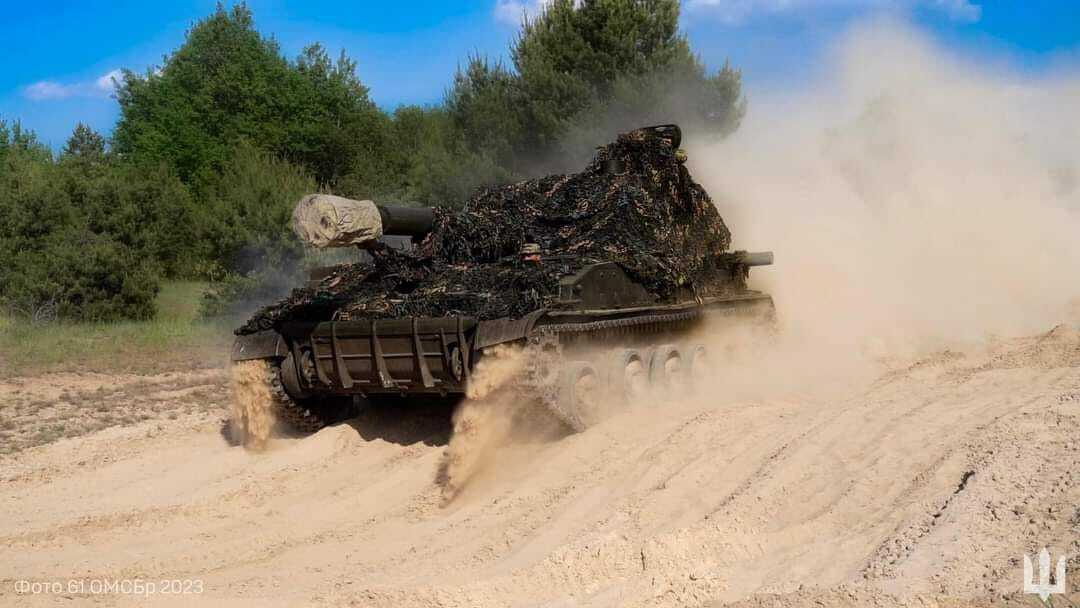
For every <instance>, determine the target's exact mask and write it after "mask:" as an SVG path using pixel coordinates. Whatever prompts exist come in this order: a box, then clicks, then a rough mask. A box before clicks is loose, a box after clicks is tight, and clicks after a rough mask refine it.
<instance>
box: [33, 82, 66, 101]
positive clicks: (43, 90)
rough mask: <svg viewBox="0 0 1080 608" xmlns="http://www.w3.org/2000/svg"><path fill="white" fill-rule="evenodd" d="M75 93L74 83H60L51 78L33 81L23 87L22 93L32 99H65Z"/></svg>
mask: <svg viewBox="0 0 1080 608" xmlns="http://www.w3.org/2000/svg"><path fill="white" fill-rule="evenodd" d="M74 94H75V87H74V85H67V84H60V83H59V82H53V81H52V80H42V81H39V82H35V83H34V84H32V85H29V86H27V87H25V88H24V89H23V95H25V96H26V97H28V98H30V99H33V100H34V101H42V100H46V99H65V98H68V97H71V96H72V95H74Z"/></svg>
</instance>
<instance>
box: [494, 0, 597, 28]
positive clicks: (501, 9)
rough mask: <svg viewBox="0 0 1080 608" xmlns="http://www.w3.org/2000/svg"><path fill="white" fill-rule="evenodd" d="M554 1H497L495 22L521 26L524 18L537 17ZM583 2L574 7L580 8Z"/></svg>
mask: <svg viewBox="0 0 1080 608" xmlns="http://www.w3.org/2000/svg"><path fill="white" fill-rule="evenodd" d="M551 2H552V0H495V12H494V15H495V21H498V22H499V23H503V24H505V25H514V26H517V25H521V20H522V18H524V17H529V18H532V17H535V16H537V15H538V14H540V11H542V10H544V8H545V7H547V5H549V4H551ZM580 4H581V0H574V5H575V6H579V5H580Z"/></svg>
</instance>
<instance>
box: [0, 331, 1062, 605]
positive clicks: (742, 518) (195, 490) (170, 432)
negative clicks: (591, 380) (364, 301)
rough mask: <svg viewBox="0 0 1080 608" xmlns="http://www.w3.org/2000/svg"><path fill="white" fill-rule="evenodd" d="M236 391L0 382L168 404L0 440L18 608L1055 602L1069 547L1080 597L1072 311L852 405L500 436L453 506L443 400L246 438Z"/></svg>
mask: <svg viewBox="0 0 1080 608" xmlns="http://www.w3.org/2000/svg"><path fill="white" fill-rule="evenodd" d="M778 373H780V372H778ZM225 386H226V378H225V374H224V373H222V372H213V371H192V372H189V373H183V374H174V375H171V376H156V377H135V376H124V375H116V376H86V375H84V376H67V375H52V376H46V377H40V378H22V379H14V380H9V381H5V382H4V383H2V384H0V398H2V399H4V400H5V408H6V407H8V406H10V405H12V404H22V405H21V408H22V409H19V407H20V406H14V409H12V410H8V409H5V410H4V411H5V412H9V411H14V412H24V410H26V408H27V407H29V406H28V405H27V404H29V403H32V402H37V401H47V402H50V403H54V404H65V403H67V404H68V406H65V405H56V406H55V407H54V408H53V409H52V410H49V411H50V412H53V413H55V412H56V408H63V407H69V406H70V405H71V404H72V403H77V402H78V401H79V400H80V399H79V398H77V397H79V396H81V397H82V398H83V399H88V398H89V397H88V396H93V395H99V394H100V395H102V399H104V398H105V397H104V396H105V395H108V398H109V399H111V401H112V403H113V404H114V405H115V406H116V407H120V408H130V409H132V410H135V409H139V410H144V411H150V412H153V415H152V416H151V417H150V418H149V419H146V420H137V419H135V420H129V419H128V417H124V419H123V420H118V421H116V422H115V423H114V424H111V425H105V426H104V428H97V429H95V430H92V432H87V433H85V434H81V435H79V436H75V437H66V438H62V439H59V440H56V441H53V442H51V443H47V444H44V445H40V446H35V447H26V448H25V449H19V450H18V451H12V452H11V453H8V454H6V455H3V456H0V604H2V605H49V604H53V603H56V604H61V605H65V606H70V605H79V604H84V603H88V604H93V605H129V604H141V603H143V602H144V601H145V600H146V599H147V598H145V597H143V596H133V595H125V594H117V593H109V594H100V595H94V594H90V593H85V592H84V593H78V592H77V589H76V592H74V593H72V592H69V591H68V590H67V589H65V590H64V591H63V592H61V593H52V592H48V593H38V594H20V593H19V592H18V590H17V589H18V587H17V585H18V583H19V581H22V580H32V581H39V582H42V581H44V582H56V581H60V582H63V584H64V585H67V581H68V580H70V579H75V580H77V581H84V583H83V584H84V585H89V584H90V582H91V581H95V580H97V581H101V580H110V581H115V580H124V579H139V580H142V581H144V582H147V583H149V582H153V583H155V584H157V585H160V584H161V582H160V581H162V580H179V581H197V585H198V589H201V593H198V594H192V595H172V594H164V593H161V592H160V591H159V592H157V593H155V594H154V595H153V596H152V597H151V598H150V599H151V600H153V601H156V602H160V603H165V604H175V605H191V604H193V603H198V604H203V603H205V604H210V605H219V604H220V605H250V606H266V605H271V606H275V605H297V604H302V605H352V606H683V605H690V606H701V605H708V606H713V605H725V604H729V603H734V604H735V605H739V606H801V605H807V606H815V605H841V606H863V605H912V606H918V605H947V606H952V605H972V604H973V605H983V604H990V603H1008V604H1013V605H1038V600H1037V599H1036V598H1034V596H1030V595H1029V596H1024V595H1022V594H1021V593H1020V588H1021V581H1022V561H1021V556H1022V555H1023V554H1024V553H1025V552H1028V553H1034V552H1035V551H1036V550H1037V549H1039V548H1041V547H1043V546H1049V547H1050V548H1051V549H1052V550H1054V551H1055V555H1057V554H1059V553H1061V552H1067V553H1068V554H1069V555H1071V556H1072V557H1071V559H1070V561H1069V567H1070V569H1071V570H1072V572H1075V573H1076V574H1072V576H1071V577H1069V580H1068V586H1069V589H1070V592H1071V593H1072V601H1073V604H1074V605H1075V604H1077V602H1080V331H1078V330H1077V329H1075V328H1073V327H1072V326H1065V325H1063V326H1059V327H1057V328H1054V329H1053V330H1051V331H1048V332H1047V333H1044V334H1040V335H1036V336H1030V337H1027V338H1023V339H1010V340H997V341H995V342H994V343H993V344H992V345H991V346H990V347H988V348H983V349H978V350H972V351H970V352H960V351H955V350H952V351H942V352H939V353H937V354H935V355H933V356H930V357H926V358H922V359H919V360H916V361H908V362H906V363H904V364H894V365H892V366H891V368H890V369H888V370H887V371H885V372H884V373H883V374H881V375H880V376H879V377H878V378H877V379H876V380H875V381H873V382H871V383H870V384H869V385H866V384H862V385H860V386H858V387H854V386H853V387H851V388H850V389H849V390H847V391H846V393H845V394H843V395H842V396H840V397H836V396H831V397H827V398H826V397H819V396H813V395H809V394H799V393H791V394H787V395H784V396H777V397H769V398H765V399H757V400H729V399H725V398H724V397H722V396H720V395H721V393H714V394H713V395H711V396H710V397H709V398H708V399H704V400H698V401H696V402H687V403H681V404H676V405H664V406H659V405H651V406H641V407H638V408H635V409H632V410H630V411H627V412H625V413H622V414H620V415H617V416H615V417H614V418H611V419H609V420H607V421H605V422H604V423H602V424H600V425H599V426H596V427H594V428H591V429H589V430H588V431H586V432H584V433H581V434H578V435H573V436H566V437H563V438H559V439H555V440H547V441H540V442H533V443H525V444H519V445H514V446H511V447H507V448H503V449H501V450H499V452H498V454H497V455H496V457H495V458H494V459H492V460H491V462H489V463H488V466H487V467H486V468H485V469H483V470H482V471H478V472H477V473H476V475H475V476H474V477H473V478H472V479H471V480H470V483H469V484H468V485H467V486H466V487H465V488H464V490H463V491H462V493H461V494H460V495H458V496H457V497H456V498H454V499H453V500H452V501H451V502H449V504H444V501H443V493H442V491H441V488H440V485H439V483H438V481H437V478H438V476H439V471H440V467H441V465H442V463H443V459H444V452H445V451H446V449H447V448H446V446H447V442H448V439H449V435H450V427H449V423H448V421H447V416H446V412H445V411H439V410H437V409H432V408H427V409H421V410H419V411H415V412H411V413H409V414H406V415H394V414H393V413H391V412H387V411H385V410H381V411H378V412H373V413H368V414H367V415H365V416H364V417H362V418H360V419H359V420H357V421H355V422H353V423H351V424H344V425H339V426H336V427H332V428H328V429H325V430H323V431H321V432H319V433H317V434H316V435H314V436H311V437H305V438H290V437H277V438H274V439H272V440H271V442H270V445H269V447H268V448H267V449H266V450H265V451H263V452H260V453H253V452H250V451H246V450H245V449H244V448H242V447H235V446H232V445H230V444H229V442H228V441H226V439H225V437H224V436H223V431H222V429H223V424H222V417H223V415H224V411H225V407H224V405H223V403H222V400H221V398H220V394H221V392H222V391H224V390H225ZM99 391H100V393H99ZM65 394H67V395H68V396H69V398H67V399H65V398H64V395H65ZM5 415H7V414H5ZM22 415H23V414H22V413H19V414H17V416H22ZM88 416H89V415H88ZM90 418H92V417H90ZM19 420H21V418H19V419H18V420H17V421H16V423H15V427H16V428H19V429H21V428H22V427H23V426H24V425H23V423H22V422H20V421H19ZM74 420H82V419H80V418H75V419H74ZM68 423H69V424H70V423H71V422H68ZM24 435H25V434H24V433H22V432H20V433H19V434H18V437H20V438H22V437H23V436H24ZM20 441H22V439H20ZM27 443H31V442H30V441H29V440H27ZM1070 574H1071V572H1070ZM192 585H194V583H193V584H192ZM192 585H189V586H188V588H187V590H188V591H195V590H196V589H195V587H194V586H192ZM87 588H88V587H87ZM1065 602H1066V598H1065V597H1063V596H1057V598H1056V603H1055V604H1054V605H1057V606H1060V605H1067V604H1066V603H1065Z"/></svg>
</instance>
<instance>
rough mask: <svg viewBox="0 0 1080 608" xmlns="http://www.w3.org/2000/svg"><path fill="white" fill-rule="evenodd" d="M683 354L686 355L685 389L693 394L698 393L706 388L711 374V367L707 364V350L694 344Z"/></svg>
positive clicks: (703, 346) (702, 345)
mask: <svg viewBox="0 0 1080 608" xmlns="http://www.w3.org/2000/svg"><path fill="white" fill-rule="evenodd" d="M685 352H686V353H687V356H686V358H687V362H686V384H687V387H688V388H689V389H690V390H691V391H692V392H694V393H700V392H702V390H704V389H705V387H706V386H707V384H708V381H709V375H710V374H711V373H712V366H711V363H710V362H709V350H708V349H707V348H705V345H704V344H694V345H692V346H690V347H689V348H688V349H686V351H685Z"/></svg>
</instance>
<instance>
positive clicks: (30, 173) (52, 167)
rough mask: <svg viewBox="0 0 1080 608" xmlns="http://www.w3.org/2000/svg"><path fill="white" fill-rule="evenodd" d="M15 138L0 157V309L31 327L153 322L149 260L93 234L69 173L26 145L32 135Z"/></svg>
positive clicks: (153, 291)
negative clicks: (59, 321) (60, 321)
mask: <svg viewBox="0 0 1080 608" xmlns="http://www.w3.org/2000/svg"><path fill="white" fill-rule="evenodd" d="M16 135H17V137H13V136H10V135H9V139H8V140H7V145H6V146H5V149H4V153H3V154H2V155H0V259H3V260H4V264H2V265H0V306H2V307H3V308H5V309H6V310H7V311H9V312H12V313H15V314H19V315H23V316H25V317H28V318H30V319H33V320H36V321H42V320H51V319H53V318H65V319H73V320H92V321H105V320H113V319H119V318H147V317H149V316H151V315H152V314H153V312H154V296H155V294H156V293H157V279H156V277H155V276H154V274H153V272H152V269H151V268H150V266H149V265H148V264H147V261H146V260H145V259H144V258H143V256H141V255H139V253H138V252H136V251H135V250H134V249H132V248H131V247H129V246H127V245H126V244H124V243H122V242H120V241H118V240H116V239H114V238H112V236H111V235H108V234H104V233H96V232H94V231H93V230H92V229H91V228H90V226H89V225H88V223H87V220H86V215H85V214H84V213H83V211H82V210H81V209H80V208H79V206H77V205H76V204H75V203H74V202H73V201H72V199H71V197H70V195H69V192H68V188H67V187H68V184H67V183H66V178H65V174H64V172H65V171H67V168H66V167H65V166H64V165H62V164H56V163H53V162H52V159H51V157H50V156H49V155H42V154H41V152H40V150H38V149H37V148H36V147H35V146H33V145H27V144H28V143H29V142H34V141H36V138H34V137H33V135H32V133H26V132H22V133H18V132H17V133H16ZM12 138H13V139H15V141H16V142H20V141H21V142H22V143H16V145H12V144H11V140H12ZM83 179H90V178H89V177H84V178H83ZM80 191H85V189H80Z"/></svg>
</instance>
